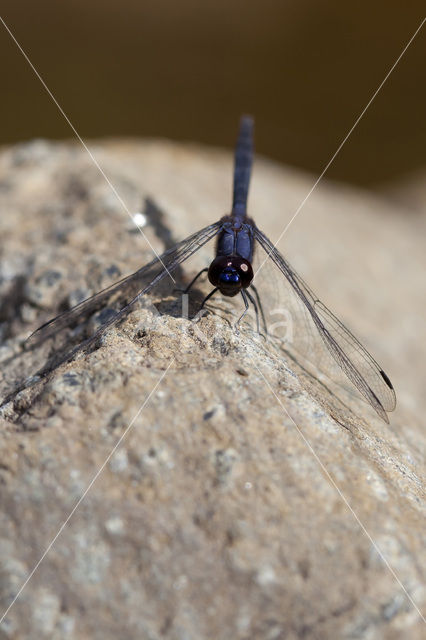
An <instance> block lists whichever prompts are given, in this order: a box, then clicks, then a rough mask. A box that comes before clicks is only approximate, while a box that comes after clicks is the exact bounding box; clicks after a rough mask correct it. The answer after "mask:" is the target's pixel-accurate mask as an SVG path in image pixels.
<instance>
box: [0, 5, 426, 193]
mask: <svg viewBox="0 0 426 640" xmlns="http://www.w3.org/2000/svg"><path fill="white" fill-rule="evenodd" d="M425 13H426V12H425V5H424V2H420V1H418V0H413V1H412V2H410V3H404V4H403V3H401V2H396V1H393V0H387V2H377V1H372V2H365V3H363V2H361V3H356V4H353V3H345V2H341V1H337V0H334V1H328V2H327V1H325V2H315V1H314V0H299V1H298V2H296V1H293V2H291V1H289V0H262V1H261V2H259V1H258V0H254V1H250V0H245V1H242V0H237V1H235V0H234V1H230V0H226V1H225V0H214V1H213V0H205V1H203V2H200V1H196V0H179V1H175V0H164V1H159V0H140V1H139V2H138V1H136V0H121V2H115V1H114V2H113V1H111V0H91V1H90V2H87V1H86V2H83V0H68V1H67V2H57V0H56V1H54V0H39V1H37V2H34V1H33V0H23V1H21V2H16V0H3V2H2V13H1V15H2V17H3V18H4V20H5V22H6V23H7V24H8V26H9V27H10V29H11V30H12V32H13V33H14V34H15V36H16V38H17V39H18V41H19V42H20V44H21V45H22V47H23V48H24V50H25V51H26V53H27V54H28V56H29V58H30V59H31V61H32V62H33V64H34V65H35V67H36V68H37V69H38V71H39V72H40V74H41V75H42V77H43V78H44V80H45V81H46V83H47V85H48V86H49V88H50V89H51V91H52V93H53V94H54V95H55V97H56V98H57V100H58V101H59V103H60V104H61V106H62V107H63V109H64V110H65V112H66V113H67V115H68V116H69V118H70V119H71V121H72V122H73V124H74V125H75V127H76V128H77V130H78V131H79V133H80V134H81V135H82V136H83V137H85V138H94V137H98V136H144V137H146V136H149V137H156V136H159V137H169V138H172V139H176V140H193V141H200V142H203V143H208V144H213V145H220V146H232V144H233V142H234V139H235V135H236V124H237V119H238V117H239V115H240V114H241V112H250V113H253V114H254V115H255V117H256V124H257V133H256V143H257V150H258V151H259V152H261V153H262V154H265V155H268V156H270V157H272V158H275V159H277V160H280V161H283V162H285V163H288V164H291V165H295V166H298V167H302V168H305V169H307V170H310V171H314V172H315V173H319V172H320V171H321V170H322V169H323V167H324V165H325V164H326V163H327V161H328V160H329V158H330V157H331V155H332V154H333V153H334V151H335V150H336V148H337V146H338V145H339V143H340V142H341V140H342V139H343V137H344V136H345V135H346V133H347V132H348V130H349V128H350V127H351V126H352V125H353V123H354V121H355V119H356V118H357V116H358V115H359V114H360V112H361V111H362V109H363V108H364V106H365V105H366V103H367V102H368V100H369V99H370V97H371V95H372V94H373V92H374V91H375V90H376V89H377V87H378V85H379V84H380V82H381V81H382V80H383V78H384V76H385V74H386V73H387V72H388V70H389V69H390V67H391V66H392V64H393V63H394V61H395V60H396V58H397V57H398V55H399V54H400V53H401V51H402V49H403V48H404V46H405V45H406V43H407V42H408V40H409V39H410V37H411V36H412V34H413V33H414V31H415V30H416V28H417V27H418V26H419V24H420V22H421V20H422V18H423V17H424V14H425ZM425 41H426V26H425V27H424V28H423V29H422V30H421V31H420V33H419V34H418V36H417V38H416V39H415V40H414V42H413V43H412V45H411V46H410V48H409V49H408V51H407V53H406V54H405V56H404V57H403V59H402V60H401V62H400V63H399V65H398V66H397V68H396V69H395V71H394V73H393V74H392V75H391V77H390V78H389V80H388V82H387V83H386V85H385V86H384V87H383V89H382V91H381V92H380V94H379V95H378V96H377V98H376V99H375V101H374V103H373V104H372V105H371V107H370V109H369V110H368V112H367V114H366V116H365V117H364V118H363V119H362V121H361V123H360V124H359V126H358V127H357V128H356V130H355V131H354V133H353V135H352V136H351V138H350V140H349V142H348V144H347V145H345V147H344V148H343V150H342V152H341V153H340V154H339V156H338V158H337V159H336V161H335V162H334V164H333V165H332V166H331V167H330V169H329V171H328V176H329V177H331V178H334V179H337V180H342V181H347V182H352V183H357V184H362V185H364V186H376V185H379V184H381V183H387V182H392V181H394V180H397V179H399V178H401V177H404V176H406V175H409V174H410V173H411V172H413V171H414V170H416V169H418V168H419V167H421V166H424V164H425V157H426V130H425V127H424V115H425V113H426V83H425V80H424V61H425ZM0 56H1V61H2V64H1V66H2V82H1V85H2V91H1V114H2V115H1V124H2V126H1V133H0V143H1V144H5V143H13V142H15V141H19V140H27V139H29V138H34V137H47V138H68V137H70V136H71V135H72V132H71V131H70V129H69V127H68V125H67V123H66V122H65V120H64V119H63V117H62V116H61V114H60V113H59V112H58V110H57V108H56V107H55V105H54V104H53V103H52V101H51V99H50V97H49V96H48V95H47V94H46V92H45V91H44V89H43V87H42V86H41V84H40V82H39V80H38V79H37V78H36V77H35V75H34V73H33V72H32V71H31V69H30V68H29V66H28V64H27V62H26V61H25V60H24V58H23V57H22V55H21V54H20V53H19V51H18V49H17V48H16V45H15V44H14V43H13V41H12V40H11V38H10V36H9V35H8V33H7V32H6V30H5V29H4V27H3V26H2V25H0Z"/></svg>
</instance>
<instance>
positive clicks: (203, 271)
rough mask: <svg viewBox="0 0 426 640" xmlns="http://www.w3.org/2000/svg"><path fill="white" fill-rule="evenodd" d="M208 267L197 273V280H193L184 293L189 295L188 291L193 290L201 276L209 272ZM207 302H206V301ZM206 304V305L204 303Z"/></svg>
mask: <svg viewBox="0 0 426 640" xmlns="http://www.w3.org/2000/svg"><path fill="white" fill-rule="evenodd" d="M208 270H209V269H208V267H206V268H205V269H201V271H200V272H199V273H197V275H196V276H195V278H193V279H192V280H191V282H190V283H189V285H188V286H187V287H186V288H185V289H184V290H183V293H188V291H189V290H190V289H191V287H192V286H193V285H194V284H195V283H196V281H197V280H198V278H199V277H200V276H201V274H202V273H206V272H207V271H208ZM212 295H213V294H212ZM204 302H205V301H204ZM203 304H204V303H203Z"/></svg>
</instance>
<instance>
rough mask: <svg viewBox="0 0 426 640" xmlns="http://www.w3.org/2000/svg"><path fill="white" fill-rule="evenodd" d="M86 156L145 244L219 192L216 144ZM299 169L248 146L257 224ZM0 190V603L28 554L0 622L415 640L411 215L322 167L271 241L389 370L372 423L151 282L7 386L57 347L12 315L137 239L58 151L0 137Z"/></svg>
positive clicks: (99, 187) (168, 632) (102, 147)
mask: <svg viewBox="0 0 426 640" xmlns="http://www.w3.org/2000/svg"><path fill="white" fill-rule="evenodd" d="M93 151H94V154H95V156H96V158H97V160H98V161H99V163H100V165H101V166H102V168H103V170H104V171H105V173H106V175H107V176H108V178H109V179H110V180H111V183H112V184H113V185H114V187H115V188H116V189H117V192H118V193H119V194H120V197H121V198H122V199H123V201H124V202H125V204H126V206H127V208H128V210H129V212H130V213H132V214H133V213H135V212H137V211H140V212H142V213H144V214H145V215H146V218H147V224H146V225H145V226H144V228H143V231H144V233H145V234H146V236H147V238H148V239H149V241H150V242H151V244H152V245H153V246H154V248H155V249H156V251H158V252H162V251H163V250H164V249H165V248H167V247H169V246H170V245H171V244H172V243H174V242H176V241H177V240H179V239H182V238H184V237H185V236H187V235H188V234H189V233H191V232H192V231H194V230H196V229H198V228H199V227H201V226H203V225H205V224H208V223H209V222H213V221H214V220H215V219H217V218H218V217H220V216H221V215H222V214H224V213H226V212H227V210H228V208H229V200H230V187H231V175H232V171H231V162H232V159H231V157H230V156H229V155H228V154H226V153H224V152H221V151H218V150H205V149H199V148H196V147H192V146H178V145H171V144H168V143H166V142H163V143H162V142H133V141H127V142H122V141H117V142H113V141H112V142H105V143H102V144H96V145H94V146H93ZM313 182H314V179H313V178H312V177H311V176H308V175H302V174H300V173H297V172H295V171H292V170H290V169H285V168H282V167H278V166H276V165H273V164H271V163H269V162H267V161H266V160H261V159H258V161H257V163H256V166H255V173H254V178H253V187H252V193H251V197H250V208H251V213H252V215H253V216H254V217H255V218H256V220H257V222H258V224H259V226H261V227H262V228H263V229H264V231H265V232H266V233H267V234H268V235H270V237H271V238H272V239H273V240H275V239H276V238H277V237H278V235H279V234H280V232H281V231H282V230H283V228H284V226H285V224H286V223H287V222H288V221H289V220H290V218H291V216H292V215H293V213H294V212H295V211H296V209H297V207H298V206H299V204H300V202H301V201H302V200H303V199H304V198H305V196H306V195H307V193H308V192H309V189H310V188H311V186H312V184H313ZM0 199H1V200H0V203H1V217H0V233H1V239H2V240H1V266H0V295H1V301H2V304H1V312H0V313H1V315H0V321H1V324H0V328H1V340H2V342H1V347H0V358H1V378H0V386H1V394H0V395H1V396H2V397H3V398H8V401H7V402H6V403H5V404H4V405H3V407H2V409H1V411H2V414H1V415H2V419H1V432H0V438H1V452H0V479H1V512H0V522H1V526H0V532H1V533H0V560H1V573H0V575H1V585H0V588H1V591H0V594H1V595H0V603H1V607H2V609H3V610H6V608H7V607H8V605H9V604H10V603H11V601H12V599H13V598H14V596H15V595H16V594H17V593H18V591H19V590H20V588H21V586H22V585H23V584H24V582H25V580H26V579H27V577H28V575H29V574H30V572H31V571H32V569H33V568H34V567H35V565H36V563H38V561H39V560H40V559H41V557H42V556H43V554H44V553H45V552H46V550H47V551H48V552H47V553H46V556H45V557H44V559H43V560H42V561H41V562H40V564H39V565H38V567H37V570H36V571H35V572H34V574H33V576H32V577H31V579H30V580H29V582H28V583H27V584H26V586H25V588H24V589H23V590H22V592H21V593H20V595H19V597H18V599H17V600H16V602H15V603H14V604H13V606H12V607H11V609H10V611H9V612H8V614H7V616H6V617H5V618H4V620H3V621H2V623H1V625H0V637H1V638H19V639H20V638H58V639H59V638H60V639H63V638H78V639H82V638H91V639H93V638H103V639H104V638H117V637H118V638H143V639H147V640H157V639H160V638H170V639H173V640H199V639H202V638H203V639H204V638H206V639H207V638H208V639H210V638H211V639H214V640H227V639H231V638H232V639H233V640H234V639H235V640H236V639H245V640H246V639H247V640H249V639H262V640H276V639H279V640H281V639H296V638H308V639H311V638H312V639H314V638H315V639H316V640H318V639H327V640H328V639H330V638H347V639H356V638H363V639H376V638H378V639H379V638H380V639H383V638H386V639H388V638H389V639H397V638H398V639H399V638H408V639H415V640H417V639H420V638H424V637H425V636H424V629H425V627H424V623H423V622H422V620H421V618H420V616H419V613H418V611H417V610H416V608H415V607H413V604H412V603H411V602H410V601H409V599H408V598H407V595H406V593H405V592H404V590H403V588H402V586H401V584H402V585H403V586H404V588H405V589H406V591H407V592H408V594H409V596H410V598H412V600H413V601H414V603H415V604H416V606H417V607H418V608H419V609H420V610H422V609H423V611H424V606H425V598H426V593H425V589H424V574H423V573H422V569H424V566H425V554H424V549H425V539H424V530H425V527H424V504H425V503H424V482H423V472H424V466H423V455H424V442H425V440H424V431H423V420H422V416H424V415H425V410H426V398H425V396H424V376H425V368H426V365H425V362H426V350H425V349H426V348H425V345H426V339H425V338H426V336H425V326H424V311H425V306H426V305H425V289H424V276H425V272H424V267H425V260H424V230H425V217H424V216H421V215H420V214H418V215H413V213H412V212H409V211H406V210H405V209H403V208H401V206H399V205H396V204H392V203H390V202H386V201H385V200H381V199H379V198H377V197H374V196H371V195H369V194H366V193H363V192H357V191H353V190H351V189H349V188H345V187H340V186H337V185H333V184H327V183H326V182H325V181H324V182H323V183H322V184H321V185H320V186H319V187H318V188H317V189H316V190H315V191H314V193H313V194H312V195H311V197H310V198H309V199H308V200H307V202H306V204H305V205H304V207H303V209H302V210H301V212H300V214H299V215H298V217H297V218H296V220H295V221H294V223H293V224H292V226H291V227H290V229H289V230H288V232H287V233H286V235H285V237H284V239H283V241H282V242H281V243H280V247H281V249H282V250H285V253H286V255H288V257H289V259H290V260H291V262H292V263H294V265H295V267H296V268H297V269H298V271H300V272H301V274H303V276H304V277H305V279H306V280H307V281H308V282H309V283H310V284H311V285H312V287H313V289H314V290H315V291H318V293H320V294H321V297H322V298H323V299H324V300H325V301H326V303H327V304H329V305H330V307H331V308H332V309H334V310H335V311H336V312H337V313H338V315H339V316H340V317H342V319H343V320H344V321H345V322H347V323H348V324H349V325H350V326H351V328H353V329H354V331H355V332H356V333H357V334H358V335H359V336H362V337H363V338H364V341H365V343H366V345H367V347H369V348H371V351H372V352H373V353H374V355H375V356H377V359H378V360H379V362H380V363H381V364H383V366H384V368H385V369H386V371H388V372H389V374H390V376H391V378H392V380H393V382H394V384H395V387H396V389H397V392H398V402H399V405H398V408H397V410H396V412H395V413H394V414H393V415H392V416H390V417H391V423H390V425H386V424H385V423H384V422H382V421H381V420H380V419H379V418H378V417H377V416H376V415H375V414H374V413H373V412H372V411H371V410H369V408H368V407H367V406H366V405H364V404H363V403H362V402H361V401H360V403H359V405H357V404H356V403H355V404H353V403H352V405H351V407H352V409H353V411H352V410H351V409H350V408H348V407H344V406H343V405H340V404H339V403H338V402H337V401H334V400H333V401H331V400H330V398H328V397H327V396H326V395H322V394H319V393H318V391H317V390H315V386H310V385H309V383H308V381H307V379H305V378H304V376H303V375H302V373H301V371H300V370H299V369H298V367H297V364H296V363H294V362H292V361H288V360H286V359H285V358H283V357H280V358H277V355H276V352H275V351H274V349H273V348H272V346H270V345H269V343H268V342H265V340H263V338H261V337H260V336H258V335H257V334H256V333H255V332H250V331H244V332H240V333H236V332H235V331H234V329H233V327H232V317H231V320H230V319H229V317H228V316H229V314H228V316H227V315H226V314H225V316H223V315H221V314H220V313H219V312H218V313H217V314H216V313H210V314H208V315H206V316H205V317H203V318H202V319H201V320H200V322H199V323H198V324H196V325H194V324H193V323H191V322H190V321H189V320H187V319H186V318H182V317H180V314H179V313H178V312H177V309H176V301H175V297H174V295H173V291H172V292H170V291H169V292H168V293H167V292H165V291H163V290H161V291H160V293H159V294H158V295H157V297H156V298H152V299H151V300H150V301H151V302H152V303H154V302H155V303H156V304H157V307H158V308H159V309H160V311H161V314H159V313H158V312H156V308H155V307H153V306H152V305H151V306H149V305H147V306H146V307H138V308H136V309H135V310H134V311H133V312H132V313H131V314H130V316H129V317H128V318H127V319H126V320H125V321H124V322H122V323H121V324H120V325H119V326H118V327H115V328H113V329H111V330H110V331H108V332H107V333H106V334H105V336H104V337H103V339H102V340H101V341H100V344H98V345H96V348H92V349H91V350H90V351H89V352H88V353H83V354H81V355H80V356H79V357H77V358H76V359H74V360H73V361H71V362H69V363H67V364H63V365H61V366H60V367H58V368H57V369H55V370H54V371H53V372H52V374H51V375H49V376H48V377H47V378H45V379H43V380H41V381H38V382H36V383H35V384H31V385H30V384H29V382H30V381H28V382H27V388H24V389H23V390H22V391H20V392H19V393H18V395H17V396H16V397H14V398H13V397H12V396H10V394H11V393H12V392H13V389H14V388H16V387H17V386H18V385H19V384H20V383H21V382H22V381H23V380H24V379H26V378H28V377H29V376H31V375H32V374H34V373H35V372H36V371H37V369H38V368H39V367H40V366H42V365H43V364H44V363H45V362H46V359H47V358H48V356H49V355H50V354H51V352H52V349H53V347H54V346H55V348H59V349H60V348H62V346H63V345H61V343H60V342H58V341H57V339H55V340H54V341H53V344H52V341H48V342H46V343H45V344H43V345H41V346H40V347H39V348H38V349H33V350H29V351H23V348H22V343H23V340H24V338H25V337H26V336H27V335H28V334H29V333H30V331H32V330H34V329H35V328H36V327H37V326H38V325H39V324H41V323H42V322H44V321H46V320H47V319H49V318H50V317H51V316H52V315H54V314H56V313H58V312H59V311H60V310H63V309H66V308H68V307H69V306H70V305H72V304H75V303H77V302H78V301H80V300H82V299H84V298H85V297H87V296H88V295H90V294H91V293H93V292H95V291H97V290H98V289H100V288H101V287H103V286H107V285H108V284H109V283H111V282H113V281H115V280H117V279H118V278H119V275H120V274H123V275H124V274H126V273H130V272H131V271H133V270H135V269H137V268H138V267H139V266H141V265H142V264H144V263H145V262H147V261H148V260H150V259H151V256H152V252H151V249H150V248H149V246H148V244H147V242H146V241H145V239H144V238H142V237H141V235H140V234H139V232H138V231H137V230H135V228H134V225H133V223H132V222H131V220H130V218H129V217H128V215H127V213H126V212H125V211H124V210H123V208H122V206H121V204H120V202H119V201H118V200H117V197H116V196H115V195H114V193H113V192H112V190H111V188H110V186H109V185H108V184H107V183H106V181H105V180H104V178H103V177H102V175H100V173H99V171H98V170H97V169H96V167H95V166H94V165H93V163H92V161H91V160H90V158H89V157H88V155H87V154H86V153H85V152H84V150H82V149H81V148H80V147H78V146H77V145H74V144H69V143H66V144H65V143H64V144H50V143H47V142H43V141H35V142H31V143H28V144H22V145H19V146H15V147H13V148H9V149H5V150H4V151H3V152H2V154H1V156H0ZM211 255H212V248H211V247H207V248H206V250H205V251H204V250H203V254H202V257H201V258H202V259H204V260H206V264H208V259H209V257H211ZM194 273H195V271H194V270H193V268H192V267H190V266H188V267H187V266H186V265H185V266H184V267H183V269H182V270H181V272H180V273H179V276H180V277H181V278H182V279H183V280H185V282H188V281H189V279H190V277H191V276H192V275H193V274H194ZM203 286H204V285H203ZM203 290H204V289H203ZM206 290H207V291H208V288H207V289H206ZM219 306H220V305H219ZM101 313H102V312H101ZM104 313H108V311H107V310H106V311H104ZM100 322H102V317H101V318H99V314H94V317H93V318H92V319H91V320H90V323H91V325H92V329H93V328H94V327H96V326H98V325H99V323H100ZM90 323H89V324H90ZM86 328H87V327H86ZM83 331H85V328H82V327H80V328H79V327H77V328H76V329H73V330H72V331H71V332H68V334H67V335H66V336H65V341H67V344H68V343H70V344H76V342H77V341H78V339H79V338H80V339H81V336H82V335H83V333H82V332H83ZM59 340H60V339H59ZM361 405H362V406H361ZM358 409H359V410H358ZM121 438H122V439H121ZM117 445H118V446H117ZM112 452H113V453H112ZM111 453H112V455H111ZM319 461H320V462H321V464H322V465H323V467H321V466H320V463H319ZM333 483H335V485H333ZM336 486H337V487H338V490H337V489H336ZM74 509H75V511H73V510H74ZM352 510H353V511H352ZM70 514H71V517H69V516H70ZM355 514H356V516H355ZM64 523H65V526H64V527H63V529H62V530H61V531H60V534H59V535H58V537H57V538H56V539H55V536H56V534H57V533H58V531H59V528H60V527H61V525H63V524H64ZM367 532H368V533H367ZM373 541H374V542H373ZM52 542H53V544H52V546H51V547H50V545H51V543H52ZM380 554H383V557H384V558H385V560H386V562H384V561H383V557H381V555H380ZM390 568H391V570H392V571H391V570H390ZM392 572H394V575H393V574H392ZM395 576H397V578H398V580H399V581H400V582H398V580H397V579H396V578H395ZM0 613H1V612H0Z"/></svg>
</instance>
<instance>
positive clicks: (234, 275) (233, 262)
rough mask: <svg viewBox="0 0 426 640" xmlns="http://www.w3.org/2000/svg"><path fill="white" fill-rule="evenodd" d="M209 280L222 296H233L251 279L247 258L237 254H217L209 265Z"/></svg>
mask: <svg viewBox="0 0 426 640" xmlns="http://www.w3.org/2000/svg"><path fill="white" fill-rule="evenodd" d="M208 275H209V280H210V282H211V283H212V285H214V286H215V287H217V288H218V289H219V291H220V292H221V293H222V294H223V295H224V296H235V295H237V293H239V292H240V291H241V289H247V287H248V286H249V285H250V283H251V281H252V280H253V269H252V266H251V264H250V262H249V261H248V260H245V259H244V258H240V257H239V256H217V258H215V259H214V260H213V262H212V263H211V265H210V267H209V274H208Z"/></svg>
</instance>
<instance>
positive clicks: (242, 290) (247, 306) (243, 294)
mask: <svg viewBox="0 0 426 640" xmlns="http://www.w3.org/2000/svg"><path fill="white" fill-rule="evenodd" d="M241 295H242V297H243V300H244V304H245V307H246V308H245V309H244V311H243V313H242V314H241V315H240V317H239V318H238V320H237V322H236V323H235V328H236V329H239V328H240V322H241V320H242V319H243V318H244V316H245V315H246V313H247V311H248V310H249V303H248V301H249V298H248V296H247V291H245V290H244V289H241ZM250 298H252V296H250ZM252 300H253V298H252Z"/></svg>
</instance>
